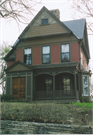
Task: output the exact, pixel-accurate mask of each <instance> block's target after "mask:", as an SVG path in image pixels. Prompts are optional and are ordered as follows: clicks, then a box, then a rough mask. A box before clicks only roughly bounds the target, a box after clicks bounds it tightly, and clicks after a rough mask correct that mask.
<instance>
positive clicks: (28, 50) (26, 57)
mask: <svg viewBox="0 0 93 135" xmlns="http://www.w3.org/2000/svg"><path fill="white" fill-rule="evenodd" d="M31 53H32V52H31V48H26V49H24V63H25V64H26V65H30V64H31V62H32V56H31Z"/></svg>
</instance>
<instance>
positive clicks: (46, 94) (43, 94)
mask: <svg viewBox="0 0 93 135" xmlns="http://www.w3.org/2000/svg"><path fill="white" fill-rule="evenodd" d="M74 97H75V90H56V91H35V92H34V98H35V99H54V98H55V99H62V98H74Z"/></svg>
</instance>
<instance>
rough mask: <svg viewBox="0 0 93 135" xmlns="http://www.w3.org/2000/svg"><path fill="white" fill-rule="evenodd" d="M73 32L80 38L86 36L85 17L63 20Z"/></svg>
mask: <svg viewBox="0 0 93 135" xmlns="http://www.w3.org/2000/svg"><path fill="white" fill-rule="evenodd" d="M63 23H64V24H65V25H66V26H67V27H68V28H69V29H70V30H71V31H72V33H73V34H74V35H75V36H76V37H77V38H78V39H83V36H84V28H85V23H86V20H85V19H78V20H71V21H66V22H63Z"/></svg>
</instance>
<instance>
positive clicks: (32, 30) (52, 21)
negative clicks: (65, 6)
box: [19, 7, 71, 38]
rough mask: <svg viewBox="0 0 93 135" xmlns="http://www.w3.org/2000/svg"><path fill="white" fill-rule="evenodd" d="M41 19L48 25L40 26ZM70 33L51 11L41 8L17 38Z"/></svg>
mask: <svg viewBox="0 0 93 135" xmlns="http://www.w3.org/2000/svg"><path fill="white" fill-rule="evenodd" d="M42 19H48V24H45V25H44V24H42ZM65 33H71V31H70V30H69V28H67V27H66V26H65V25H64V24H63V23H62V22H61V21H60V20H59V19H58V18H57V17H55V15H53V14H52V12H51V11H49V10H48V9H46V8H45V7H43V8H42V9H41V11H40V12H39V13H38V14H37V15H36V17H35V18H34V19H33V20H32V22H31V23H30V24H29V25H28V26H27V28H26V29H25V30H24V31H23V33H22V34H21V35H20V37H19V38H31V37H38V36H47V35H53V34H65Z"/></svg>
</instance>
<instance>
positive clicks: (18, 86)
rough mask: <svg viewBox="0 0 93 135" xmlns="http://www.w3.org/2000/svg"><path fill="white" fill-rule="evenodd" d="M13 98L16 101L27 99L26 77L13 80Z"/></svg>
mask: <svg viewBox="0 0 93 135" xmlns="http://www.w3.org/2000/svg"><path fill="white" fill-rule="evenodd" d="M12 96H13V97H14V99H25V77H20V78H17V77H15V78H13V79H12Z"/></svg>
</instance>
